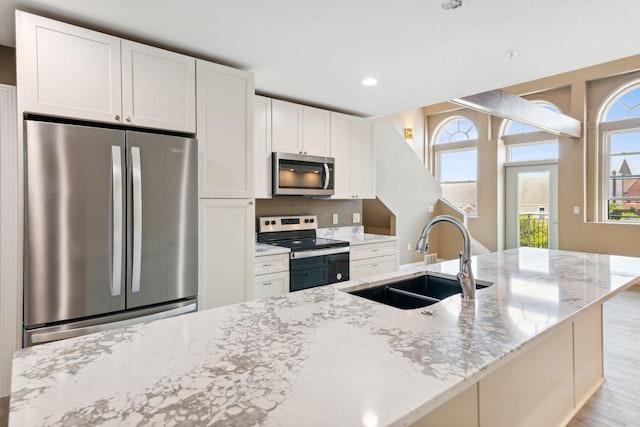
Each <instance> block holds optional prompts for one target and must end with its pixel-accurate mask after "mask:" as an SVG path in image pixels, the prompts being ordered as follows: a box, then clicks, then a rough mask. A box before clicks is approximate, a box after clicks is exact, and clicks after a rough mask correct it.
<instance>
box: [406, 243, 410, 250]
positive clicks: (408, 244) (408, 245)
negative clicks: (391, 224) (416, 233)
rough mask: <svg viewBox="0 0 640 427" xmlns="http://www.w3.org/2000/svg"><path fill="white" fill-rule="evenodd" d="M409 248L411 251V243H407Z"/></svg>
mask: <svg viewBox="0 0 640 427" xmlns="http://www.w3.org/2000/svg"><path fill="white" fill-rule="evenodd" d="M407 250H408V251H410V250H411V243H407Z"/></svg>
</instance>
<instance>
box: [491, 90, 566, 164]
mask: <svg viewBox="0 0 640 427" xmlns="http://www.w3.org/2000/svg"><path fill="white" fill-rule="evenodd" d="M530 102H533V103H535V104H538V105H542V106H545V105H546V106H549V107H552V108H554V109H555V110H557V111H558V112H559V113H562V114H564V111H563V109H562V108H561V107H560V106H559V105H557V104H555V103H553V102H551V101H548V100H546V99H532V100H530ZM514 122H515V121H514V120H509V119H506V120H505V121H504V122H503V124H502V129H501V132H500V139H502V142H503V143H504V145H505V166H534V165H548V164H557V163H558V158H559V157H560V153H558V157H556V158H548V159H536V160H524V161H511V159H510V154H511V153H510V146H516V145H521V146H525V145H537V144H544V143H551V142H556V143H558V144H559V143H560V140H559V139H558V136H557V135H553V134H551V133H549V132H545V131H543V130H538V131H535V132H520V133H514V134H508V133H507V130H508V129H509V126H510V125H511V124H512V123H514ZM558 151H559V150H558Z"/></svg>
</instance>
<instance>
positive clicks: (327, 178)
mask: <svg viewBox="0 0 640 427" xmlns="http://www.w3.org/2000/svg"><path fill="white" fill-rule="evenodd" d="M322 166H324V185H323V186H322V189H323V190H326V189H328V188H329V181H330V178H331V172H330V171H329V165H328V164H326V163H323V164H322Z"/></svg>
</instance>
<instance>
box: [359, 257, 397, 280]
mask: <svg viewBox="0 0 640 427" xmlns="http://www.w3.org/2000/svg"><path fill="white" fill-rule="evenodd" d="M397 260H398V258H397V257H396V256H394V255H390V256H385V257H377V258H369V259H361V260H358V261H352V262H351V263H350V264H349V280H357V279H362V278H365V277H372V276H377V275H378V274H385V273H392V272H394V271H397V270H398V262H397Z"/></svg>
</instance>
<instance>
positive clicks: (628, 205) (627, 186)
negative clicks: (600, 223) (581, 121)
mask: <svg viewBox="0 0 640 427" xmlns="http://www.w3.org/2000/svg"><path fill="white" fill-rule="evenodd" d="M599 117H600V121H599V123H598V130H599V142H600V144H599V145H600V146H599V149H600V153H601V156H602V157H601V158H602V164H601V168H602V177H603V180H602V182H601V185H602V192H601V194H602V195H603V197H602V199H603V200H602V206H603V211H604V212H603V215H602V217H603V218H604V219H605V220H607V221H640V212H639V211H640V82H638V81H636V82H633V83H632V84H630V85H626V86H624V87H622V88H619V89H618V90H616V91H615V92H614V93H613V94H612V95H611V96H610V97H609V99H608V100H607V101H606V102H605V103H604V104H603V107H602V109H601V111H600V115H599Z"/></svg>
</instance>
